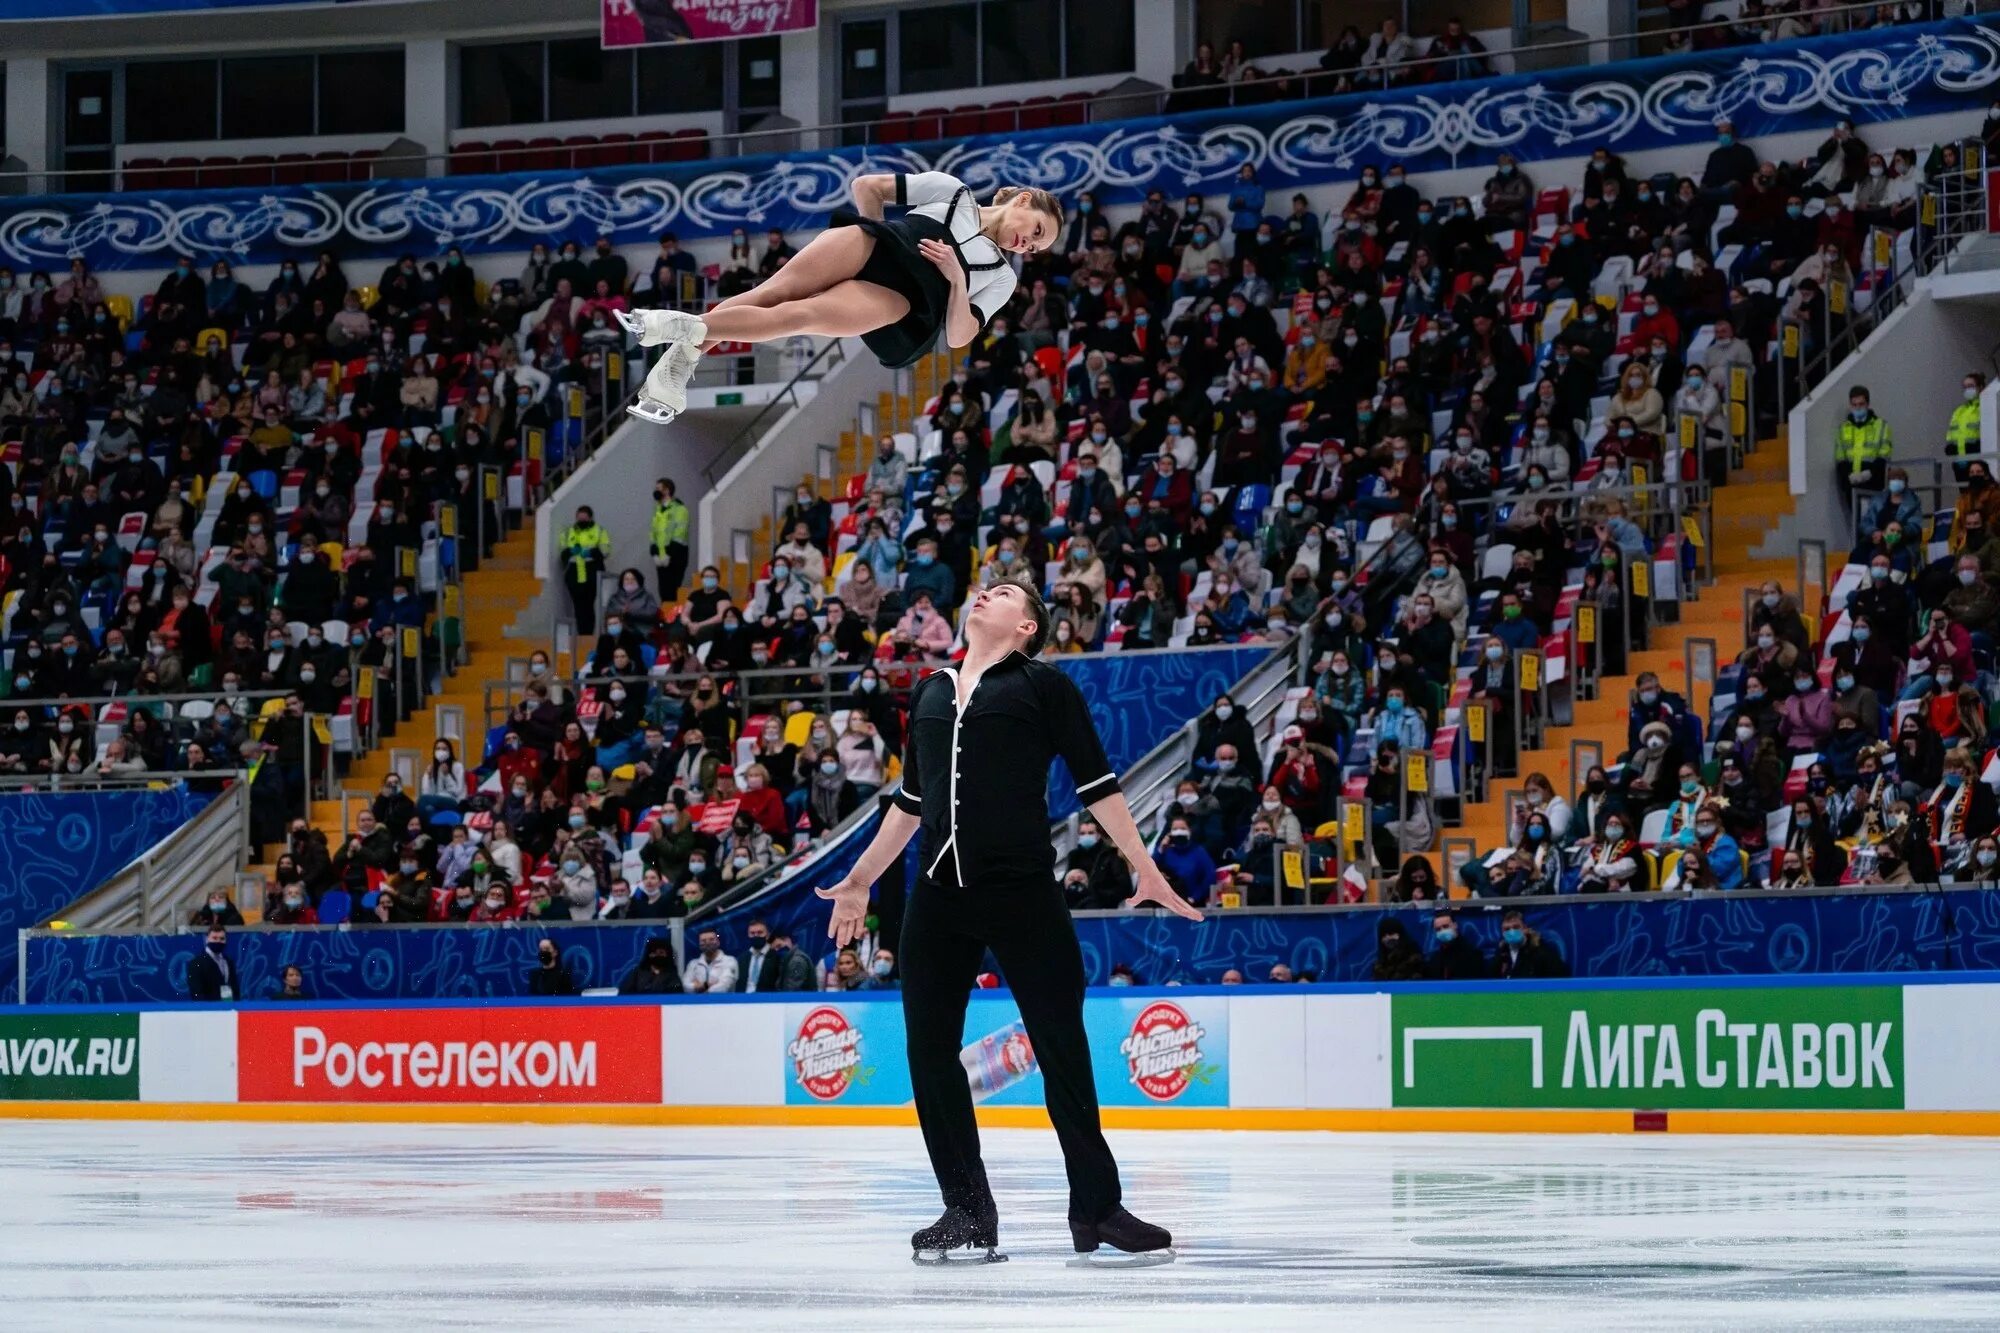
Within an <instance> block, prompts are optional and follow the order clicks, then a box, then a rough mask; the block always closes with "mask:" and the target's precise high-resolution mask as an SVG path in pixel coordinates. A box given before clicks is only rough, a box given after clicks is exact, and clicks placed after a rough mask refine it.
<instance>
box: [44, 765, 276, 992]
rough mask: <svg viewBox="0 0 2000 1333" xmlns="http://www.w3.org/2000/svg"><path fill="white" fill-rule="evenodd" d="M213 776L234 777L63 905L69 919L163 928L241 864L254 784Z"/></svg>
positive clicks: (239, 773) (238, 775) (240, 774)
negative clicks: (188, 817) (119, 866)
mask: <svg viewBox="0 0 2000 1333" xmlns="http://www.w3.org/2000/svg"><path fill="white" fill-rule="evenodd" d="M213 776H217V777H226V778H230V779H234V780H233V781H231V782H230V783H229V784H228V785H227V786H226V787H224V788H223V790H222V791H221V793H220V794H218V795H217V797H216V798H215V800H213V801H211V802H209V804H208V805H207V806H206V807H204V808H203V809H202V810H201V812H200V813H198V814H197V815H195V817H194V818H193V819H191V820H189V821H188V822H187V823H185V824H183V825H181V826H180V827H179V828H177V829H175V830H174V831H173V832H172V833H169V834H168V835H167V836H166V837H165V838H163V839H161V840H160V841H159V842H158V843H157V844H155V845H154V846H152V847H149V848H147V849H146V850H145V851H143V852H141V853H140V854H139V855H138V856H137V857H135V858H133V860H132V862H131V863H130V864H129V865H126V866H125V867H123V868H122V869H120V870H118V871H117V872H116V873H115V874H113V875H112V876H111V877H110V878H109V879H107V880H105V881H104V882H103V883H102V884H99V885H97V886H95V887H94V888H92V889H91V890H89V891H87V892H86V893H84V894H83V895H82V896H80V897H79V898H78V899H77V900H76V901H75V902H73V903H70V904H69V905H68V906H66V907H64V908H63V909H61V916H62V918H63V919H64V921H65V923H66V924H68V925H76V924H81V925H83V926H85V927H88V926H90V925H92V924H94V923H96V922H100V921H105V920H112V921H125V920H129V919H133V918H134V917H135V916H136V919H137V920H138V922H139V924H140V928H141V929H145V928H148V927H150V928H152V929H154V930H159V929H163V928H166V927H168V926H171V925H173V924H175V923H174V922H173V920H172V919H171V918H172V917H173V916H174V915H175V913H176V912H177V911H178V909H179V907H180V906H181V903H182V902H183V901H192V900H193V898H194V896H195V893H196V892H198V893H206V892H207V891H208V890H209V889H211V888H213V887H215V884H216V882H217V880H218V878H219V877H223V878H226V877H227V876H228V875H229V874H231V873H232V872H233V871H234V870H235V869H236V867H238V866H240V865H242V864H243V863H244V861H245V860H246V859H247V856H248V852H249V848H250V784H249V783H248V782H246V781H243V780H242V779H245V778H247V777H248V776H249V774H248V773H247V772H245V771H243V770H234V771H231V772H228V773H218V774H215V775H213ZM190 890H192V891H193V892H190ZM24 980H25V978H24Z"/></svg>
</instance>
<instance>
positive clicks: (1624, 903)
mask: <svg viewBox="0 0 2000 1333" xmlns="http://www.w3.org/2000/svg"><path fill="white" fill-rule="evenodd" d="M871 832H872V822H871V826H870V827H867V828H864V829H862V830H861V831H860V832H859V833H858V834H857V835H856V836H855V837H854V838H853V839H852V840H851V842H850V843H848V844H847V845H846V847H845V848H843V849H842V851H841V852H840V854H838V855H836V856H835V857H833V858H831V860H830V863H829V865H828V867H827V870H826V872H825V874H824V877H823V878H822V877H819V876H816V877H815V878H816V879H818V880H819V882H830V881H831V880H833V879H836V878H838V877H839V876H840V875H841V874H843V873H845V871H846V870H847V869H848V868H849V867H850V866H852V864H853V859H854V857H855V856H857V855H859V852H860V849H861V848H862V847H863V846H865V845H866V842H867V837H868V835H869V834H870V833H871ZM1461 906H1462V907H1463V908H1464V909H1465V910H1464V911H1463V913H1462V921H1461V924H1462V925H1463V927H1464V928H1465V929H1466V930H1467V931H1468V932H1469V933H1470V934H1471V935H1472V937H1473V938H1474V939H1476V940H1477V941H1478V942H1479V943H1480V945H1481V946H1482V947H1483V948H1485V949H1488V950H1490V949H1492V947H1493V946H1494V945H1495V944H1496V943H1497V941H1498V939H1499V913H1500V911H1501V906H1502V905H1501V904H1499V903H1480V904H1461ZM1383 910H1386V909H1383ZM1526 910H1527V914H1528V924H1529V925H1530V926H1532V927H1534V928H1535V929H1537V930H1539V931H1540V932H1541V933H1542V934H1543V936H1544V937H1546V938H1547V939H1550V940H1553V941H1554V942H1555V944H1556V947H1557V948H1558V949H1560V950H1561V952H1562V954H1563V956H1564V957H1565V958H1567V959H1569V960H1570V962H1571V964H1572V965H1573V968H1574V970H1575V973H1576V975H1577V976H1579V977H1594V978H1601V977H1662V976H1757V975H1772V974H1778V975H1784V974H1818V973H1836V974H1842V975H1853V974H1860V973H1896V972H1931V971H1978V970H1982V969H1995V968H2000V891H1995V890H1981V889H1954V890H1951V891H1949V892H1929V893H1880V894H1860V893H1855V894H1830V895H1824V896H1821V895H1805V894H1802V895H1799V896H1796V897H1782V898H1777V897H1762V896H1759V897H1741V898H1729V897H1714V898H1698V899H1689V898H1667V897H1645V898H1633V899H1630V900H1607V899H1594V900H1589V901H1585V900H1581V899H1574V900H1569V901H1563V902H1558V903H1555V904H1552V905H1547V906H1542V905H1535V906H1530V907H1528V908H1527V909H1526ZM1947 912H1949V913H1950V919H1949V923H1947V918H1946V913H1947ZM1382 914H1383V911H1382V910H1368V909H1363V910H1346V911H1333V912H1328V911H1313V912H1233V913H1228V914H1224V915H1216V916H1211V917H1210V918H1209V919H1208V920H1206V921H1204V922H1201V923H1200V924H1198V925H1194V924H1190V923H1188V922H1184V921H1181V920H1179V919H1178V918H1174V917H1167V916H1161V915H1145V916H1088V917H1081V918H1078V920H1077V932H1078V934H1079V935H1080V936H1081V938H1082V942H1083V957H1084V966H1085V968H1086V970H1087V972H1088V974H1089V976H1090V979H1091V981H1092V982H1093V983H1099V984H1101V983H1103V982H1104V981H1106V980H1107V979H1108V978H1109V976H1110V971H1111V967H1112V965H1113V964H1114V963H1121V962H1122V963H1129V964H1131V965H1132V967H1133V970H1134V971H1135V972H1136V973H1137V975H1138V977H1139V980H1140V982H1141V983H1142V984H1147V985H1161V984H1165V983H1167V982H1175V981H1178V982H1185V983H1191V984H1199V983H1212V982H1215V981H1217V980H1219V979H1220V978H1221V976H1222V973H1223V971H1224V970H1225V969H1226V968H1231V967H1235V968H1239V969H1241V970H1242V972H1243V973H1244V975H1245V976H1246V977H1249V978H1252V979H1259V978H1262V977H1265V976H1267V975H1269V973H1270V969H1271V965H1272V964H1273V963H1278V962H1284V963H1289V964H1290V965H1291V966H1292V968H1293V969H1294V970H1295V971H1298V972H1309V973H1312V974H1314V975H1316V976H1317V977H1319V978H1320V979H1321V980H1323V981H1366V980H1367V979H1368V971H1369V966H1370V964H1371V963H1372V962H1373V960H1374V955H1375V926H1376V922H1377V921H1379V920H1380V919H1381V916H1382ZM750 915H751V913H749V912H747V911H742V912H736V913H730V914H727V915H726V916H724V917H723V918H721V920H720V922H719V926H720V929H721V930H722V932H723V937H724V947H725V948H727V949H729V950H731V951H732V952H733V951H738V950H741V949H742V948H743V947H744V940H743V934H744V931H743V928H744V926H746V925H747V924H748V922H749V917H750ZM757 915H759V916H762V917H765V918H767V919H768V920H770V921H771V922H772V924H773V926H774V928H775V929H779V930H788V931H790V932H791V933H792V935H793V936H794V937H795V938H796V939H797V940H798V941H799V942H800V943H801V944H802V945H803V946H805V947H806V948H809V949H813V950H814V951H818V949H819V948H820V944H821V942H823V941H824V940H825V938H826V920H827V904H825V903H824V902H821V901H820V900H819V899H817V898H814V897H811V896H810V895H807V896H805V897H803V898H792V899H791V900H790V901H788V902H787V903H782V904H778V905H775V906H770V907H761V908H760V909H759V910H758V912H757ZM1395 915H1397V916H1398V917H1399V918H1400V919H1402V920H1403V921H1404V922H1405V924H1406V925H1407V926H1408V927H1409V928H1410V931H1411V935H1412V938H1414V939H1416V940H1417V941H1418V942H1419V943H1421V944H1423V945H1424V946H1425V947H1426V948H1428V947H1430V919H1429V917H1428V916H1425V915H1422V914H1419V913H1416V912H1412V911H1401V912H1397V913H1396V914H1395ZM662 930H663V927H662V926H661V925H660V924H658V923H656V924H654V925H653V926H651V927H650V928H648V927H646V926H563V927H555V928H551V929H544V928H540V927H512V928H510V927H494V926H466V927H450V926H414V927H404V928H401V929H395V928H378V929H365V928H364V929H348V930H333V929H327V930H300V931H269V932H238V933H237V934H236V935H235V936H234V942H233V944H232V946H231V948H232V951H233V955H234V957H235V958H236V960H237V965H238V966H239V967H240V968H241V969H242V973H243V978H244V985H245V992H244V993H245V995H246V996H247V997H248V998H252V999H261V998H263V997H264V996H265V995H267V994H268V993H269V992H270V991H271V990H272V989H274V987H275V985H276V982H277V978H278V974H279V972H280V970H281V969H282V968H283V967H284V965H285V964H286V963H293V962H295V963H298V964H299V965H300V966H301V967H302V968H304V969H305V972H306V976H307V981H308V986H309V987H310V989H311V991H312V993H313V994H314V995H315V996H316V997H318V998H321V999H391V998H401V999H430V998H470V997H476V996H515V995H521V994H523V993H525V990H526V983H527V975H528V971H529V969H530V968H532V967H533V966H534V960H535V948H536V945H537V942H538V941H539V940H540V939H541V937H542V936H543V935H545V934H546V935H550V936H552V937H553V938H555V940H556V941H557V942H558V944H559V945H560V946H561V948H562V950H563V957H564V960H565V961H566V962H567V963H568V965H569V967H570V970H571V972H572V973H573V974H574V976H575V978H576V982H577V985H578V986H580V987H581V986H601V985H615V984H617V982H618V979H619V978H620V977H622V976H624V975H625V973H626V972H627V971H629V970H630V969H631V967H632V966H633V964H634V963H635V962H636V961H637V960H638V957H639V954H640V952H641V949H642V947H643V943H644V940H645V938H646V937H647V936H649V935H652V934H656V933H662ZM200 947H201V941H200V938H199V937H198V936H196V935H192V934H185V935H178V936H124V935H119V936H111V935H99V936H88V935H77V936H61V935H56V936H37V937H35V938H33V939H30V940H29V942H28V998H29V1001H30V1002H31V1003H37V1004H43V1003H57V1004H82V1003H102V1004H126V1003H135V1002H140V1001H150V1000H174V999H185V998H186V996H187V985H186V968H187V959H188V956H189V955H190V954H192V953H193V952H194V951H195V950H196V949H198V948H200Z"/></svg>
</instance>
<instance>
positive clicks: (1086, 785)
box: [1076, 773, 1118, 805]
mask: <svg viewBox="0 0 2000 1333" xmlns="http://www.w3.org/2000/svg"><path fill="white" fill-rule="evenodd" d="M1117 776H1118V775H1117V774H1116V773H1106V774H1105V775H1104V776H1103V777H1101V778H1094V779H1092V780H1091V781H1089V782H1086V783H1084V784H1083V785H1082V786H1081V787H1078V788H1077V789H1076V798H1077V799H1078V800H1079V801H1082V800H1083V794H1084V793H1085V792H1087V791H1089V790H1090V789H1091V788H1092V787H1095V786H1098V785H1099V784H1101V783H1106V782H1109V781H1111V779H1113V778H1115V777H1117ZM1083 803H1084V804H1085V805H1089V804H1090V802H1088V801H1084V802H1083Z"/></svg>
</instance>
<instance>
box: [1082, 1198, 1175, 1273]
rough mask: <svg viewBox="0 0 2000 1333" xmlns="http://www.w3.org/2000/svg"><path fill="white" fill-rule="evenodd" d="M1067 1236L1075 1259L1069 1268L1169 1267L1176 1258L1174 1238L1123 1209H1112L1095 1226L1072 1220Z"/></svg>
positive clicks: (1164, 1229) (1161, 1228)
mask: <svg viewBox="0 0 2000 1333" xmlns="http://www.w3.org/2000/svg"><path fill="white" fill-rule="evenodd" d="M1069 1235H1070V1239H1071V1240H1072V1241H1074V1242H1075V1244H1076V1258H1074V1259H1072V1260H1070V1261H1069V1263H1070V1267H1072V1268H1149V1267H1151V1266H1152V1265H1154V1264H1170V1263H1172V1262H1173V1261H1174V1257H1175V1256H1174V1251H1173V1243H1174V1238H1173V1237H1172V1236H1171V1235H1169V1234H1168V1233H1167V1230H1166V1228H1165V1227H1156V1226H1154V1225H1153V1224H1152V1223H1151V1222H1141V1221H1140V1220H1139V1219H1138V1218H1136V1217H1134V1216H1132V1214H1130V1213H1128V1212H1126V1211H1125V1210H1124V1209H1123V1208H1118V1209H1114V1210H1113V1211H1112V1213H1111V1216H1109V1217H1107V1218H1105V1219H1104V1220H1103V1221H1102V1222H1099V1223H1098V1224H1097V1225H1095V1226H1092V1225H1090V1224H1089V1223H1087V1222H1079V1221H1077V1220H1076V1219H1075V1218H1071V1219H1070V1224H1069ZM1104 1245H1108V1246H1110V1247H1111V1248H1112V1249H1114V1250H1118V1251H1121V1253H1119V1254H1105V1253H1103V1252H1102V1251H1101V1250H1100V1249H1099V1247H1100V1246H1104Z"/></svg>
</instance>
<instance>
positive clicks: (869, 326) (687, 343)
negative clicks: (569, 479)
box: [618, 171, 1063, 423]
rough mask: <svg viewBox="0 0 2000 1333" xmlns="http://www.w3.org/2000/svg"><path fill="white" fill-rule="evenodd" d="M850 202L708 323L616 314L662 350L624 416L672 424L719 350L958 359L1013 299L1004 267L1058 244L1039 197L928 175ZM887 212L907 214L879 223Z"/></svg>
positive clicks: (866, 187) (904, 361)
mask: <svg viewBox="0 0 2000 1333" xmlns="http://www.w3.org/2000/svg"><path fill="white" fill-rule="evenodd" d="M853 192H854V205H855V211H853V212H849V211H847V210H846V209H836V210H835V212H834V215H833V226H832V227H830V228H828V229H827V230H826V231H824V232H822V233H820V235H819V236H817V237H815V238H814V240H813V242H812V243H811V244H810V245H808V246H806V248H805V249H803V250H801V251H799V253H798V254H797V255H795V256H793V258H792V259H791V261H790V262H789V263H787V264H786V265H785V266H784V267H783V268H781V269H779V270H778V271H777V272H776V273H774V274H772V275H771V277H770V278H768V279H767V280H766V281H765V282H764V283H763V284H762V285H760V286H758V287H755V288H753V289H751V290H750V291H747V292H744V293H742V294H740V295H737V296H732V297H730V298H729V299H728V300H726V301H723V302H721V303H720V304H719V305H717V306H716V307H715V308H714V309H713V310H710V311H709V312H708V313H707V314H706V315H694V314H689V313H686V312H683V311H677V310H634V311H619V312H618V318H619V320H620V322H622V323H623V324H624V325H625V327H626V328H627V329H629V330H630V331H631V332H632V333H633V334H634V335H635V336H636V337H637V338H638V339H639V341H640V343H641V344H643V345H644V346H647V347H655V346H658V345H660V344H662V343H666V344H670V345H669V346H668V348H667V351H666V354H665V355H664V356H662V357H661V358H660V360H659V363H658V364H657V365H655V366H654V367H653V370H652V373H651V374H649V375H648V376H647V377H646V384H645V387H644V388H643V389H641V390H640V394H639V399H638V401H637V402H635V403H634V404H633V405H632V406H631V408H630V409H629V410H630V411H631V412H632V413H633V415H635V416H638V417H643V418H644V419H645V420H647V421H657V422H662V423H664V422H668V421H672V420H673V419H674V418H675V417H677V416H679V415H680V414H681V412H682V411H683V410H684V409H685V408H686V406H687V384H688V378H689V376H691V375H693V374H694V368H695V366H696V365H697V364H699V362H700V360H701V356H702V353H704V352H706V351H707V350H708V349H709V348H710V347H712V346H714V345H715V344H716V343H719V342H745V343H759V342H770V341H772V340H773V339H777V338H789V337H791V336H792V335H794V334H800V333H811V334H818V335H820V336H822V337H828V338H844V337H851V336H854V335H856V334H858V335H860V337H861V340H862V341H863V342H865V343H866V344H867V345H868V349H869V350H870V351H872V352H873V353H875V355H876V356H877V357H878V358H879V359H880V360H881V361H882V364H884V365H886V366H896V367H901V366H907V365H911V364H913V363H915V362H916V361H917V360H918V359H919V358H920V357H922V356H923V355H924V354H925V353H926V352H929V351H930V350H931V349H932V347H933V346H935V345H936V342H937V336H938V333H939V332H940V331H943V333H944V335H945V337H946V339H947V340H948V341H949V342H950V343H951V345H952V346H953V347H965V346H967V345H969V344H970V343H971V342H972V340H973V339H974V338H975V337H977V336H978V334H979V330H980V329H981V328H983V327H984V326H985V324H986V322H987V321H988V320H990V319H992V318H993V316H995V315H996V314H998V313H999V312H1000V311H1001V309H1002V308H1003V307H1005V306H1006V304H1007V301H1008V298H1009V297H1011V296H1012V295H1013V294H1014V283H1015V274H1014V267H1013V265H1012V264H1010V263H1009V262H1008V261H1007V255H1008V254H1009V253H1013V254H1032V253H1033V252H1035V251H1037V250H1046V249H1048V248H1049V246H1051V245H1053V244H1055V242H1056V239H1057V238H1058V237H1060V236H1061V235H1062V228H1063V212H1062V205H1061V204H1060V203H1058V202H1057V200H1056V198H1055V196H1054V195H1052V194H1050V193H1049V192H1048V191H1046V190H1038V189H1032V188H1024V187H1021V186H1013V185H1010V186H1005V187H1003V188H1002V189H1000V190H999V191H998V192H997V193H995V194H994V196H993V202H992V203H990V204H980V203H978V202H976V201H975V200H974V199H973V197H972V192H971V191H970V190H969V189H967V188H966V186H965V183H964V182H963V181H961V180H959V179H958V178H957V177H956V176H951V175H947V174H946V173H944V172H942V171H926V172H921V173H919V174H917V175H914V176H907V175H901V174H898V175H893V176H891V175H872V176H857V177H855V178H854V185H853ZM889 204H894V205H896V206H897V207H899V208H905V209H907V210H909V211H908V212H907V213H906V214H905V215H904V216H903V217H901V218H898V219H896V220H895V221H893V222H885V221H884V220H883V218H882V210H883V208H884V207H885V206H887V205H889Z"/></svg>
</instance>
